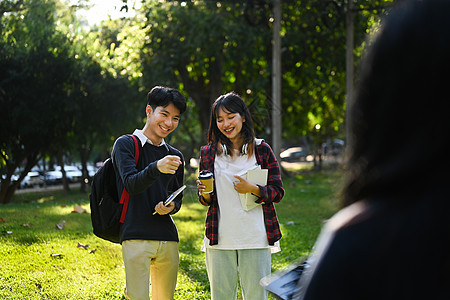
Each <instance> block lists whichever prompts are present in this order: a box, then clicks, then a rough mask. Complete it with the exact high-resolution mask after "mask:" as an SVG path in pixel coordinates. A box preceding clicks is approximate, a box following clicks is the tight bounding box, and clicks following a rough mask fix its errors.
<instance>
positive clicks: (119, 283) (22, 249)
mask: <svg viewBox="0 0 450 300" xmlns="http://www.w3.org/2000/svg"><path fill="white" fill-rule="evenodd" d="M339 178H340V172H339V170H336V169H327V170H323V171H321V172H311V171H307V170H306V171H305V170H304V171H300V172H297V175H295V176H292V177H289V178H284V179H283V183H284V185H285V189H286V195H285V197H284V198H283V200H282V201H281V202H280V203H279V204H277V205H276V210H277V214H278V218H279V221H280V223H281V224H282V225H281V229H282V233H283V238H282V239H281V241H280V243H281V249H282V251H281V252H279V253H277V254H274V255H273V256H272V269H273V271H277V270H282V269H283V268H285V267H287V266H288V265H290V264H291V263H292V262H295V261H299V260H301V259H303V258H305V257H306V256H307V255H308V254H309V252H310V250H311V248H312V246H313V244H314V241H315V239H316V238H317V235H318V234H319V232H320V229H321V227H322V224H323V220H325V219H327V218H329V217H330V216H331V215H332V214H333V213H334V212H335V211H336V196H335V191H336V190H337V185H338V183H339ZM187 184H188V189H187V192H186V193H185V197H184V202H183V207H182V209H181V211H180V212H179V213H178V214H176V215H175V216H174V220H175V223H176V224H177V227H178V230H179V234H180V244H179V248H180V259H181V261H180V269H179V273H178V284H177V291H176V295H175V299H183V300H184V299H210V294H209V283H208V277H207V274H206V269H205V263H204V253H203V252H201V251H200V249H201V246H202V242H203V230H204V219H205V215H206V210H207V209H206V207H203V206H202V205H200V204H199V203H197V199H196V196H195V191H196V190H195V186H194V180H192V179H189V180H187ZM74 190H75V189H74ZM74 205H81V206H82V207H83V208H85V209H87V210H88V211H89V201H88V196H87V195H86V194H81V193H79V192H76V191H73V192H71V193H70V194H64V193H63V192H61V191H53V192H51V193H49V192H47V193H30V194H20V195H19V194H18V195H16V196H15V197H14V199H13V203H11V204H7V205H2V206H0V257H1V259H0V299H77V300H78V299H125V298H124V297H123V289H124V286H125V272H124V267H123V263H122V254H121V247H120V245H117V244H112V243H109V242H106V241H103V240H101V239H99V238H97V237H95V236H94V235H93V234H92V229H91V223H90V222H91V221H90V215H89V214H88V213H83V214H80V213H72V211H73V209H74ZM63 220H64V221H65V226H64V228H63V229H62V230H61V229H58V228H57V227H56V224H58V223H60V222H62V221H63ZM78 243H81V244H83V245H89V247H87V248H86V249H84V248H78V247H77V245H78ZM94 249H95V251H92V250H94ZM90 250H91V251H90Z"/></svg>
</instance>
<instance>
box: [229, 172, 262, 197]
mask: <svg viewBox="0 0 450 300" xmlns="http://www.w3.org/2000/svg"><path fill="white" fill-rule="evenodd" d="M234 178H236V179H238V180H239V181H234V182H233V185H234V189H235V190H236V191H237V192H238V193H241V194H245V193H251V194H253V195H255V196H258V197H259V196H261V191H260V190H259V186H257V185H256V184H253V183H250V182H248V181H247V180H245V179H244V178H242V177H241V176H237V175H235V176H234Z"/></svg>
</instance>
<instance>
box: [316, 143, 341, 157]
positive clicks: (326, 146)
mask: <svg viewBox="0 0 450 300" xmlns="http://www.w3.org/2000/svg"><path fill="white" fill-rule="evenodd" d="M344 148H345V142H344V141H343V140H341V139H334V140H333V141H330V142H326V143H323V144H322V153H323V154H324V155H332V156H336V155H340V154H342V153H344Z"/></svg>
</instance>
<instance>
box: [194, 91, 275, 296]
mask: <svg viewBox="0 0 450 300" xmlns="http://www.w3.org/2000/svg"><path fill="white" fill-rule="evenodd" d="M200 152H201V155H200V167H199V171H204V170H208V171H210V172H212V173H213V174H214V189H213V191H212V193H205V187H206V186H205V185H204V184H202V182H201V181H200V180H199V181H197V189H198V196H199V201H200V203H202V204H203V205H205V206H209V209H208V213H207V217H206V224H205V227H206V230H205V238H204V245H203V249H202V250H204V251H206V270H207V272H208V278H209V282H210V286H211V299H212V300H230V299H231V300H234V299H236V296H237V291H238V282H239V281H240V286H241V289H242V294H243V297H244V299H245V300H267V298H268V292H267V291H266V290H265V289H263V288H262V286H261V285H260V283H259V282H260V280H261V278H263V277H265V276H267V275H269V274H270V272H271V254H272V253H276V252H278V251H280V245H279V239H280V238H281V231H280V225H279V223H278V219H277V215H276V212H275V207H274V203H278V202H280V201H281V199H282V198H283V196H284V189H283V183H282V181H281V176H280V168H279V165H278V162H277V160H276V158H275V155H274V153H273V152H272V149H271V148H270V146H269V144H267V143H266V142H264V141H263V140H261V139H256V138H255V133H254V129H253V121H252V117H251V115H250V112H249V110H248V108H247V106H246V105H245V103H244V101H243V100H242V98H241V97H240V96H239V95H237V94H235V93H227V94H225V95H221V96H220V97H218V98H217V99H216V101H215V102H214V104H213V106H212V108H211V118H210V126H209V131H208V145H206V146H203V147H201V151H200ZM257 166H259V167H260V168H261V169H267V170H268V171H267V174H268V176H267V184H266V185H257V184H253V183H251V182H249V181H247V180H246V179H245V178H243V177H241V176H237V175H238V174H242V173H243V172H246V171H248V170H251V169H255V167H257ZM264 172H265V171H264ZM245 193H252V194H253V195H255V196H256V197H255V198H256V200H255V202H256V203H258V204H257V205H256V204H254V203H252V208H247V207H246V206H245V205H244V206H242V203H241V200H240V194H245ZM255 198H253V199H255ZM253 199H252V200H251V201H253ZM253 205H254V207H253Z"/></svg>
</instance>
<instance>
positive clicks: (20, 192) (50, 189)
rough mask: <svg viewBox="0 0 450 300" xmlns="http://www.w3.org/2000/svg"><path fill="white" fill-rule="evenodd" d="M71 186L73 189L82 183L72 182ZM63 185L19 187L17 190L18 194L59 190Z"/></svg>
mask: <svg viewBox="0 0 450 300" xmlns="http://www.w3.org/2000/svg"><path fill="white" fill-rule="evenodd" d="M69 187H70V188H71V189H76V188H79V187H80V183H70V184H69ZM62 189H63V185H62V184H58V185H47V186H45V187H36V188H26V189H18V190H16V194H23V193H32V192H48V191H57V190H62Z"/></svg>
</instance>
